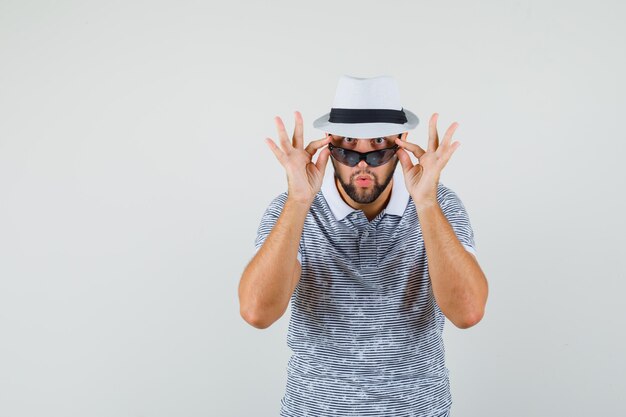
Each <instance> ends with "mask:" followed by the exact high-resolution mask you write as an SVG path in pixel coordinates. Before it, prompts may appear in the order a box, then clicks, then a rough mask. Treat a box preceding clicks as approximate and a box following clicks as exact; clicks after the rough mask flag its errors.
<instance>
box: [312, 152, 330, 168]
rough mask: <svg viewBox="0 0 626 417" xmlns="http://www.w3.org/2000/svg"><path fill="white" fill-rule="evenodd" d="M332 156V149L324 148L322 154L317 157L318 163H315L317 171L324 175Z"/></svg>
mask: <svg viewBox="0 0 626 417" xmlns="http://www.w3.org/2000/svg"><path fill="white" fill-rule="evenodd" d="M329 156H330V149H328V148H324V149H322V152H320V154H319V155H318V156H317V161H315V166H316V167H317V169H318V170H319V171H320V172H321V173H322V175H323V174H324V172H326V164H327V163H328V157H329Z"/></svg>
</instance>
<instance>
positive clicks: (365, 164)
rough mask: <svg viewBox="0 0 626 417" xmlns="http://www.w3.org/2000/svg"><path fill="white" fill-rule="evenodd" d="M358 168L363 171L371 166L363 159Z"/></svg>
mask: <svg viewBox="0 0 626 417" xmlns="http://www.w3.org/2000/svg"><path fill="white" fill-rule="evenodd" d="M356 166H357V167H359V168H361V169H366V168H368V167H369V165H367V162H365V160H363V159H361V160H360V161H359V163H358V164H357V165H356Z"/></svg>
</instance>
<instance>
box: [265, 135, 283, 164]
mask: <svg viewBox="0 0 626 417" xmlns="http://www.w3.org/2000/svg"><path fill="white" fill-rule="evenodd" d="M265 143H267V146H269V148H270V149H271V150H272V152H274V155H275V156H276V159H278V162H280V164H281V165H283V161H284V159H285V154H284V153H283V151H281V150H280V148H279V147H278V146H276V144H275V143H274V141H273V140H272V139H270V138H265Z"/></svg>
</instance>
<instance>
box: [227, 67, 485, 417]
mask: <svg viewBox="0 0 626 417" xmlns="http://www.w3.org/2000/svg"><path fill="white" fill-rule="evenodd" d="M295 115H296V127H295V131H294V135H293V138H292V141H291V142H290V141H289V138H288V136H287V133H286V131H285V127H284V124H283V122H282V120H281V119H280V118H276V119H275V120H276V125H277V129H278V133H279V137H280V143H281V147H280V148H279V147H278V146H277V145H276V144H275V143H274V142H273V141H272V140H271V139H268V141H267V143H268V145H269V147H270V149H271V150H272V152H273V153H274V155H275V156H276V158H277V159H278V160H279V162H280V163H281V164H282V165H283V167H284V168H285V170H286V172H287V178H288V191H287V192H284V193H282V194H280V195H279V196H277V197H276V198H275V199H274V200H273V201H272V203H271V204H270V206H269V207H268V208H267V210H266V211H265V213H264V215H263V218H262V220H261V224H260V226H259V229H258V235H257V239H256V242H255V245H256V248H257V253H256V255H255V256H254V258H253V259H252V260H251V261H250V263H249V264H248V266H247V267H246V269H245V271H244V273H243V275H242V277H241V282H240V285H239V300H240V307H241V315H242V317H243V318H244V319H245V320H246V321H247V322H248V323H250V324H251V325H252V326H254V327H257V328H261V329H263V328H267V327H268V326H270V325H271V324H272V323H274V322H275V321H276V320H278V319H279V318H280V317H281V316H282V315H283V314H284V312H285V311H286V309H287V307H288V305H289V301H292V314H291V319H290V322H289V330H288V335H287V344H288V345H289V347H290V348H291V349H292V350H293V352H294V354H293V355H292V357H291V359H290V361H289V364H288V380H287V386H286V392H285V396H284V397H283V399H282V400H281V405H282V406H281V416H302V415H316V416H324V415H393V416H409V415H411V416H414V415H420V416H447V415H449V412H450V407H451V404H452V399H451V395H450V389H449V380H448V370H447V368H446V366H445V357H444V346H443V340H442V337H441V336H442V331H443V325H444V322H445V317H447V318H448V319H449V320H450V321H451V322H452V323H453V324H455V325H456V326H457V327H459V328H463V329H465V328H469V327H471V326H473V325H475V324H476V323H478V322H479V321H480V320H481V318H482V316H483V314H484V310H485V304H486V300H487V291H488V288H487V280H486V277H485V275H484V273H483V272H482V270H481V268H480V266H479V265H478V262H477V260H476V258H475V256H474V254H475V253H476V252H475V243H474V234H473V231H472V228H471V224H470V221H469V217H468V215H467V212H466V210H465V208H464V206H463V204H462V202H461V200H460V199H459V198H458V196H457V195H456V194H455V193H454V192H453V191H452V190H451V189H450V188H448V187H446V186H444V185H443V184H442V183H440V182H439V177H440V173H441V170H442V169H443V168H444V167H445V165H446V164H447V162H448V160H449V159H450V156H451V155H452V153H453V152H454V150H456V148H457V147H458V144H459V143H458V142H455V143H453V144H451V140H452V134H453V132H454V130H455V129H456V125H455V124H453V125H452V126H450V128H449V129H448V130H447V131H446V134H445V136H444V139H443V141H442V142H441V144H439V138H438V135H437V128H436V122H437V114H434V115H433V116H432V117H431V120H430V125H429V141H428V149H427V150H426V151H424V150H423V149H422V148H421V147H419V146H418V145H416V144H412V143H410V142H408V141H407V140H406V138H407V135H408V130H410V129H413V128H415V126H417V124H418V118H417V116H415V115H414V114H413V113H412V112H410V111H409V110H407V109H403V108H402V107H401V106H400V103H399V94H398V90H397V85H396V83H395V80H394V79H393V78H391V77H387V76H381V77H374V78H355V77H349V76H343V77H342V78H341V79H340V82H339V85H338V88H337V93H336V96H335V101H334V102H333V107H332V110H331V112H330V113H327V114H325V115H324V116H322V117H320V118H318V119H317V120H316V121H315V122H314V126H315V127H317V128H318V129H322V130H324V131H326V132H330V133H327V134H326V137H325V138H322V139H319V140H316V141H313V142H311V143H309V144H308V146H307V147H306V148H304V144H303V142H304V141H303V121H302V116H301V115H300V113H299V112H296V113H295ZM325 145H328V147H326V148H324V149H322V150H321V152H320V154H319V155H318V158H317V162H316V163H313V162H312V157H313V156H314V155H315V153H316V152H317V151H318V150H319V149H321V148H323V147H324V146H325ZM408 152H411V153H413V154H414V155H415V156H416V157H417V158H418V161H419V163H418V164H415V165H413V163H412V161H411V159H410V157H409V155H408ZM329 157H330V158H332V164H333V168H334V175H332V176H325V175H324V174H325V168H326V164H327V161H328V158H329ZM398 163H400V164H401V166H402V170H396V166H397V164H398Z"/></svg>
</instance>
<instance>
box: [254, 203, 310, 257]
mask: <svg viewBox="0 0 626 417" xmlns="http://www.w3.org/2000/svg"><path fill="white" fill-rule="evenodd" d="M286 200H287V193H286V192H284V193H282V194H280V195H279V196H278V197H276V198H275V199H274V200H272V202H271V203H270V205H269V206H268V207H267V209H266V210H265V213H263V217H261V222H260V224H259V227H258V229H257V235H256V239H255V241H254V247H255V248H256V252H258V251H259V249H261V246H263V243H264V242H265V239H267V236H268V235H269V234H270V232H271V231H272V229H273V228H274V225H275V224H276V221H277V220H278V217H279V216H280V214H281V213H282V211H283V207H284V206H285V201H286ZM297 257H298V261H299V262H300V264H301V265H302V240H300V244H299V245H298V254H297Z"/></svg>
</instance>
